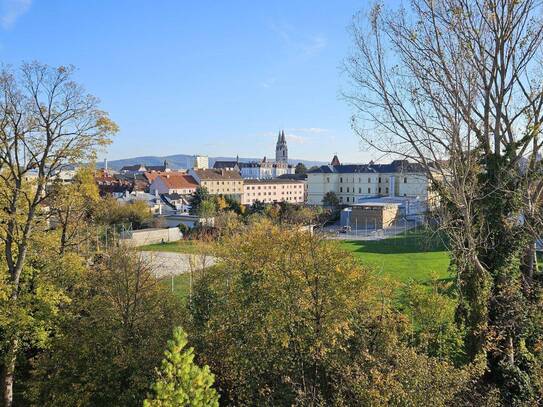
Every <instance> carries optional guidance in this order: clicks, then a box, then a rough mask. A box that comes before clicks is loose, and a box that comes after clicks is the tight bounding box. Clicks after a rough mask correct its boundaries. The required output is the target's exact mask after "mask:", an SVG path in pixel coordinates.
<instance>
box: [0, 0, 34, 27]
mask: <svg viewBox="0 0 543 407" xmlns="http://www.w3.org/2000/svg"><path fill="white" fill-rule="evenodd" d="M31 5H32V0H0V13H1V14H0V25H1V26H2V28H3V29H4V30H9V29H10V28H12V27H13V26H14V25H15V22H16V21H17V19H18V18H19V17H21V16H22V15H23V14H24V13H26V12H27V11H28V10H29V9H30V6H31Z"/></svg>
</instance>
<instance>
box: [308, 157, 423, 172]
mask: <svg viewBox="0 0 543 407" xmlns="http://www.w3.org/2000/svg"><path fill="white" fill-rule="evenodd" d="M397 172H400V173H424V172H425V171H424V167H423V166H422V165H421V164H418V163H410V162H408V161H407V160H394V161H392V162H391V163H390V164H340V165H322V166H320V167H319V168H315V169H312V170H309V171H307V173H308V174H318V173H322V174H332V173H336V174H383V173H397Z"/></svg>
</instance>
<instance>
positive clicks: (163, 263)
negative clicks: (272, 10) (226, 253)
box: [140, 251, 215, 278]
mask: <svg viewBox="0 0 543 407" xmlns="http://www.w3.org/2000/svg"><path fill="white" fill-rule="evenodd" d="M140 255H141V256H142V258H143V259H144V260H145V261H146V262H148V263H149V265H150V267H151V271H152V272H153V273H155V275H156V276H157V277H158V278H160V277H165V276H171V275H177V274H183V273H188V272H189V271H190V261H191V259H192V261H193V262H195V267H194V269H195V270H198V269H201V268H202V266H203V267H209V266H212V265H213V264H215V259H214V258H213V257H211V256H205V257H204V256H200V255H191V254H185V253H172V252H144V251H142V252H140Z"/></svg>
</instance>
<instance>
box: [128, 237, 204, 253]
mask: <svg viewBox="0 0 543 407" xmlns="http://www.w3.org/2000/svg"><path fill="white" fill-rule="evenodd" d="M138 250H143V251H148V252H175V253H189V254H191V253H196V252H197V251H198V245H197V244H195V243H194V241H192V240H179V241H177V242H169V243H155V244H149V245H147V246H141V247H138Z"/></svg>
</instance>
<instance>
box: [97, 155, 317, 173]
mask: <svg viewBox="0 0 543 407" xmlns="http://www.w3.org/2000/svg"><path fill="white" fill-rule="evenodd" d="M192 157H193V156H192V155H188V154H175V155H168V156H165V157H157V156H142V157H133V158H125V159H122V160H112V161H108V163H107V165H108V167H109V168H111V169H113V170H120V169H121V168H122V167H124V166H126V165H135V164H143V165H162V163H163V162H164V160H166V161H168V165H169V166H170V168H173V169H178V168H189V167H190V166H191V163H192ZM261 159H262V157H260V158H246V157H240V158H239V161H241V162H249V161H259V160H261ZM223 160H226V161H235V160H236V157H209V166H210V167H213V164H214V163H215V161H223ZM288 161H289V163H290V164H292V165H296V164H298V163H300V162H301V163H304V165H305V166H306V167H307V168H309V167H312V166H314V165H323V164H326V163H325V162H323V161H310V160H297V159H295V158H293V159H290V160H288ZM97 166H98V167H99V168H102V167H103V166H104V163H103V162H101V163H98V164H97Z"/></svg>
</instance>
